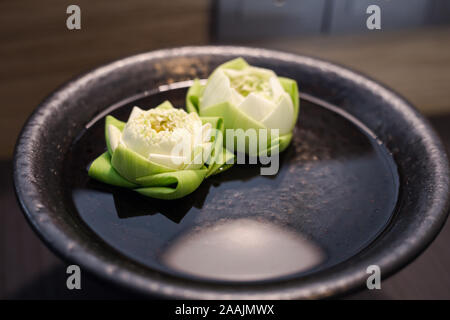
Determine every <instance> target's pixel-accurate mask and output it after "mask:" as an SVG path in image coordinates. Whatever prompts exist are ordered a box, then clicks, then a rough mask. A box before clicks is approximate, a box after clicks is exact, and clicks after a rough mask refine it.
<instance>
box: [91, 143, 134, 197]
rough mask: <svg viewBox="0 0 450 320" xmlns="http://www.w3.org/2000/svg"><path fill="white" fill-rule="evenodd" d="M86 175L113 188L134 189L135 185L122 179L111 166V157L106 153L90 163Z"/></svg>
mask: <svg viewBox="0 0 450 320" xmlns="http://www.w3.org/2000/svg"><path fill="white" fill-rule="evenodd" d="M88 174H89V176H90V177H91V178H94V179H96V180H98V181H101V182H104V183H108V184H111V185H113V186H118V187H125V188H134V187H137V185H136V184H134V183H131V182H130V181H128V180H126V179H124V178H122V176H121V175H119V173H117V171H116V170H115V169H114V168H113V167H112V165H111V156H110V155H109V153H108V152H105V153H103V154H102V155H101V156H99V157H98V158H97V159H95V160H94V162H92V164H91V166H90V167H89V171H88Z"/></svg>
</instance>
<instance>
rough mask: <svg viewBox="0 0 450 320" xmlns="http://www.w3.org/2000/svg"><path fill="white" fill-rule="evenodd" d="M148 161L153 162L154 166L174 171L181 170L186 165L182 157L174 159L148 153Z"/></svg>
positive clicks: (173, 157)
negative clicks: (157, 165)
mask: <svg viewBox="0 0 450 320" xmlns="http://www.w3.org/2000/svg"><path fill="white" fill-rule="evenodd" d="M148 159H149V160H150V161H151V162H154V163H156V164H160V165H162V166H165V167H168V168H171V169H175V170H181V169H183V167H184V166H185V164H186V162H187V161H186V159H185V158H183V157H175V156H167V155H163V154H155V153H150V154H149V156H148Z"/></svg>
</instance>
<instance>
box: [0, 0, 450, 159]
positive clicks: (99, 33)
mask: <svg viewBox="0 0 450 320" xmlns="http://www.w3.org/2000/svg"><path fill="white" fill-rule="evenodd" d="M71 3H72V2H71V1H61V0H46V1H45V5H44V2H40V1H31V0H22V1H1V2H0V16H1V19H0V21H1V22H2V28H0V43H1V46H0V58H1V61H2V72H1V73H0V84H1V85H0V97H1V99H2V104H1V106H0V133H1V134H0V159H10V158H11V156H12V151H13V147H14V144H15V141H16V137H17V135H18V133H19V131H20V129H21V127H22V125H23V123H24V122H25V120H26V118H27V117H28V115H29V114H30V113H31V112H32V110H33V109H34V108H35V107H36V106H37V104H38V103H39V102H40V101H41V100H42V99H43V98H44V97H45V96H46V95H47V94H49V93H50V92H51V91H52V90H53V89H55V88H56V87H58V86H59V85H60V84H62V83H63V82H65V81H67V80H68V79H70V78H72V77H74V76H75V75H78V74H80V73H82V72H85V71H88V70H89V69H91V68H94V67H96V66H98V65H100V64H104V63H106V62H109V61H111V60H114V59H117V58H120V57H123V56H127V55H132V54H135V53H139V52H144V51H148V50H154V49H159V48H163V47H171V46H182V45H198V44H207V43H208V42H209V39H210V25H211V21H210V19H212V18H211V17H213V16H214V15H211V12H212V3H214V2H213V1H208V0H192V1H191V0H172V1H145V0H128V1H106V0H97V1H87V0H79V1H77V2H76V3H77V4H78V5H79V6H80V7H81V20H82V29H81V30H79V31H70V30H68V29H67V28H66V18H67V14H66V8H67V6H68V5H69V4H71ZM449 40H450V28H448V27H441V28H429V29H419V30H408V31H397V32H378V31H375V32H372V33H366V34H363V35H357V36H355V35H344V36H342V35H341V36H317V35H315V36H309V37H308V36H302V37H297V38H292V37H291V38H283V39H276V40H274V39H273V37H272V39H271V40H264V41H240V43H239V44H243V45H252V46H261V47H268V48H275V49H281V50H286V51H292V52H297V53H304V54H309V55H313V56H317V57H321V58H324V59H328V60H331V61H335V62H337V63H340V64H343V65H346V66H350V67H352V68H354V69H356V70H360V71H362V72H364V73H367V74H368V75H370V76H371V77H373V78H375V79H377V80H380V81H381V82H383V83H385V84H387V85H389V86H390V87H392V88H394V89H395V90H397V91H398V92H400V93H401V94H403V95H404V96H406V97H407V98H408V99H409V100H411V101H412V102H413V103H414V104H415V105H416V106H417V107H418V108H419V109H420V110H422V111H423V112H424V113H427V114H439V113H444V112H447V111H449V112H450V103H449V102H448V101H450V90H448V86H449V84H450V41H449Z"/></svg>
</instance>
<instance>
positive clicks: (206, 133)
mask: <svg viewBox="0 0 450 320" xmlns="http://www.w3.org/2000/svg"><path fill="white" fill-rule="evenodd" d="M201 134H202V139H201V142H209V141H211V134H212V128H211V124H210V123H205V124H204V125H203V126H202V133H201Z"/></svg>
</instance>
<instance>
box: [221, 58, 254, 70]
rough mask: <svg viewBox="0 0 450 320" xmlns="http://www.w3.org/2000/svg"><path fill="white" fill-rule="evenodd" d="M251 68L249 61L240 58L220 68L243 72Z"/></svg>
mask: <svg viewBox="0 0 450 320" xmlns="http://www.w3.org/2000/svg"><path fill="white" fill-rule="evenodd" d="M248 66H249V64H248V63H247V61H245V60H244V59H243V58H241V57H239V58H236V59H233V60H230V61H227V62H225V63H223V64H221V65H220V66H219V67H218V68H222V69H234V70H242V69H245V68H247V67H248Z"/></svg>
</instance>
